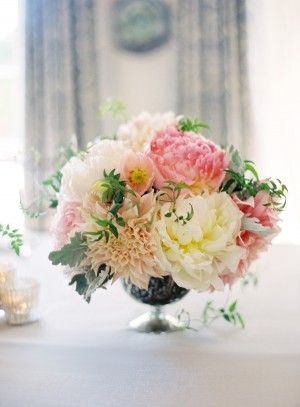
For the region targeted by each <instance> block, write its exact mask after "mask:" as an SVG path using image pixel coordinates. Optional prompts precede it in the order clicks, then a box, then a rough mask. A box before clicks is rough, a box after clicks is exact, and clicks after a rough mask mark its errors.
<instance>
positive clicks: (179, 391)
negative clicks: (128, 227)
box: [0, 234, 300, 407]
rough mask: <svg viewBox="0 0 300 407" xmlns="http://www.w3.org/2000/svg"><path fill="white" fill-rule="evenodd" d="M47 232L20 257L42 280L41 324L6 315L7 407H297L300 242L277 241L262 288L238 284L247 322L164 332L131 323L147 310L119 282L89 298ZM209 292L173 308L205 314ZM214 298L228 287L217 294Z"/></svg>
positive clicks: (1, 374)
mask: <svg viewBox="0 0 300 407" xmlns="http://www.w3.org/2000/svg"><path fill="white" fill-rule="evenodd" d="M50 245H51V241H50V238H49V236H48V235H47V234H39V235H36V236H35V237H34V238H33V241H32V251H33V254H32V256H31V257H30V258H28V259H20V261H19V265H18V268H19V269H20V271H21V272H22V274H23V275H35V276H38V278H39V279H40V281H41V283H42V298H41V313H42V318H41V320H40V321H39V322H38V323H35V324H31V325H27V326H22V327H9V326H7V325H6V324H5V322H4V321H3V320H2V321H0V406H1V407H19V406H20V407H37V406H38V407H41V406H42V407H50V406H51V407H54V406H55V407H60V406H80V407H81V406H87V407H92V406H99V407H127V406H128V407H129V406H130V407H135V406H155V407H156V406H157V407H173V406H174V407H177V406H180V407H181V406H184V407H198V406H203V407H210V406H211V407H219V406H220V407H223V406H224V407H227V406H231V407H248V406H249V407H250V406H251V407H256V406H259V407H260V406H262V407H268V406H272V407H275V406H278V407H279V406H280V407H289V406H291V407H292V406H293V407H296V406H300V324H299V315H300V265H299V262H298V258H299V253H300V252H299V247H298V246H283V245H274V246H273V247H272V248H271V250H270V251H269V252H268V253H267V254H266V255H265V257H264V261H263V262H262V263H261V264H260V268H261V269H262V270H261V272H260V273H259V284H258V287H256V288H253V287H250V288H247V289H244V290H241V289H240V288H239V287H236V288H235V290H234V292H233V293H232V296H233V298H235V296H238V297H239V304H238V305H239V308H240V310H241V312H242V313H243V315H244V318H245V320H246V324H247V326H246V329H245V330H240V329H236V328H233V327H231V326H229V325H228V326H227V325H226V323H225V322H224V323H223V322H222V321H220V322H218V323H216V325H214V326H212V327H211V328H210V329H208V328H201V329H200V330H199V331H198V332H194V331H190V330H189V331H184V332H179V333H172V334H166V335H155V334H141V333H136V332H132V331H130V330H128V329H127V328H126V324H127V322H128V321H129V320H130V319H131V318H133V317H134V316H137V315H139V314H140V313H141V312H143V311H144V310H145V307H144V306H143V305H140V304H138V303H136V302H134V301H133V300H132V299H131V298H130V297H128V296H127V294H126V293H125V292H123V290H122V287H121V286H120V285H119V284H118V283H116V284H114V285H113V286H112V287H111V289H109V290H106V291H105V290H101V291H99V292H98V293H97V294H96V295H95V296H94V298H93V299H92V302H91V304H89V305H88V304H86V303H85V302H84V301H83V299H82V298H81V297H80V296H78V295H77V293H74V292H73V291H74V290H73V288H72V287H69V286H68V285H67V282H66V281H65V279H64V276H63V275H62V273H60V271H59V270H58V269H57V268H54V267H52V266H51V265H50V264H49V262H48V260H47V252H48V251H49V249H50ZM208 298H209V296H208V295H207V294H196V293H191V294H189V295H188V296H187V297H186V298H185V299H183V300H182V301H181V302H180V303H178V304H173V305H172V306H169V307H168V310H169V311H170V312H172V313H175V312H176V311H177V310H180V309H181V308H184V309H186V310H188V311H190V312H191V315H192V317H193V318H197V317H198V318H199V316H200V314H201V310H202V308H203V306H204V304H205V302H206V301H207V299H208ZM213 298H214V300H215V301H216V303H220V304H221V303H222V301H224V294H214V295H213Z"/></svg>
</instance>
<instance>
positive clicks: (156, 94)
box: [98, 1, 176, 114]
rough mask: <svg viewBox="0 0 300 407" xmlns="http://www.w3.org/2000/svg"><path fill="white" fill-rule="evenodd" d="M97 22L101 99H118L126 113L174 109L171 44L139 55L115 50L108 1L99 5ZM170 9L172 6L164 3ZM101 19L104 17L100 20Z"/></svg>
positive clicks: (116, 48)
mask: <svg viewBox="0 0 300 407" xmlns="http://www.w3.org/2000/svg"><path fill="white" fill-rule="evenodd" d="M99 3H101V4H99V9H98V13H99V22H101V24H102V27H100V28H101V36H102V38H101V53H102V64H101V72H100V75H101V82H102V96H103V99H105V98H107V97H113V98H115V97H120V98H121V99H122V100H123V101H124V102H125V103H126V105H127V107H128V112H129V114H136V113H139V112H140V111H142V110H145V109H146V110H149V111H151V112H157V111H165V110H170V109H175V97H176V88H175V83H176V81H175V73H176V69H175V57H176V55H175V42H174V37H173V35H172V36H171V38H170V40H169V41H168V42H167V43H165V44H163V45H162V46H161V47H158V48H155V49H154V50H152V51H148V52H143V53H133V52H129V51H126V50H122V49H120V48H118V47H117V46H116V45H115V44H114V42H113V33H112V22H111V4H112V2H110V1H103V2H99ZM168 3H169V5H170V7H171V8H172V3H173V5H174V2H172V1H168ZM103 16H105V18H103Z"/></svg>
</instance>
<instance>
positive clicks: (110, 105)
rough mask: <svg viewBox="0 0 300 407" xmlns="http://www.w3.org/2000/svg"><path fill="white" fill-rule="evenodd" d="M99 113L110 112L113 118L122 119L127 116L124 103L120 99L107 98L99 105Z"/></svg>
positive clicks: (105, 113)
mask: <svg viewBox="0 0 300 407" xmlns="http://www.w3.org/2000/svg"><path fill="white" fill-rule="evenodd" d="M100 113H101V114H102V115H103V116H105V115H107V114H111V115H112V117H113V118H116V119H124V118H126V116H127V113H126V105H125V103H124V102H123V101H122V100H121V99H108V100H106V101H105V102H104V103H102V104H101V105H100Z"/></svg>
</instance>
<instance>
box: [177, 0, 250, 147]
mask: <svg viewBox="0 0 300 407" xmlns="http://www.w3.org/2000/svg"><path fill="white" fill-rule="evenodd" d="M175 24H176V25H175V33H176V44H177V61H176V66H177V110H178V111H179V112H181V113H183V114H186V115H189V116H197V117H200V118H201V119H202V120H204V121H206V122H208V123H209V124H210V125H211V131H210V132H209V133H207V134H209V135H210V137H212V138H214V139H215V141H217V142H219V143H221V144H227V143H232V144H235V145H236V146H237V147H238V148H240V149H241V150H242V151H243V152H246V151H247V145H248V142H249V126H250V109H249V95H248V73H247V47H246V40H247V37H246V0H226V1H225V0H185V1H180V0H178V2H177V4H176V22H175Z"/></svg>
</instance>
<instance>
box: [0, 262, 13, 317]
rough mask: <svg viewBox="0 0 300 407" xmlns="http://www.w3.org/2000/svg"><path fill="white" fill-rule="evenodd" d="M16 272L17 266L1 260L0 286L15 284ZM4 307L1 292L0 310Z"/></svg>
mask: <svg viewBox="0 0 300 407" xmlns="http://www.w3.org/2000/svg"><path fill="white" fill-rule="evenodd" d="M15 274H16V269H15V266H14V265H13V264H12V263H4V262H3V263H2V262H0V287H2V286H4V285H8V284H13V281H14V278H15ZM1 309H2V299H1V293H0V310H1Z"/></svg>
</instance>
